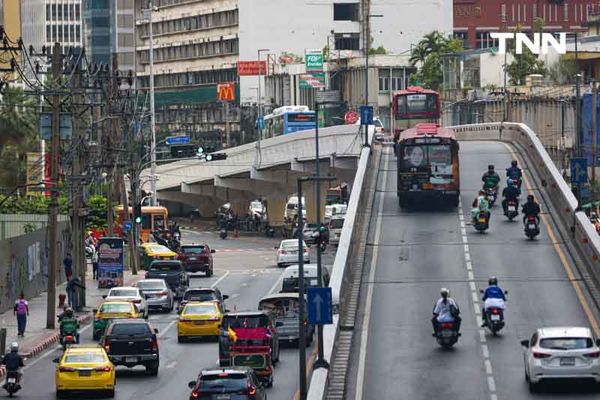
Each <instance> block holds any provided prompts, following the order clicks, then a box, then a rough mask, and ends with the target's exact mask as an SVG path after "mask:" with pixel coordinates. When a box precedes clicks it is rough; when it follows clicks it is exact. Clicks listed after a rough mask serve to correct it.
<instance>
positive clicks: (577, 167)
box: [571, 158, 588, 184]
mask: <svg viewBox="0 0 600 400" xmlns="http://www.w3.org/2000/svg"><path fill="white" fill-rule="evenodd" d="M587 164H588V163H587V158H572V159H571V182H573V183H576V184H581V183H586V182H587V181H588V171H587Z"/></svg>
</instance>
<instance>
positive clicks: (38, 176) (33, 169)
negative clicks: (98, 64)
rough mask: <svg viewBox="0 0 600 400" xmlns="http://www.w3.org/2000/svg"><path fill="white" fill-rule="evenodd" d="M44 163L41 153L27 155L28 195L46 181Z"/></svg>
mask: <svg viewBox="0 0 600 400" xmlns="http://www.w3.org/2000/svg"><path fill="white" fill-rule="evenodd" d="M43 165H44V162H43V160H42V156H41V154H40V153H27V193H30V192H32V190H31V189H32V188H33V187H34V186H36V185H37V186H39V183H40V182H43V181H44V175H43V174H44V170H43V168H42V167H43Z"/></svg>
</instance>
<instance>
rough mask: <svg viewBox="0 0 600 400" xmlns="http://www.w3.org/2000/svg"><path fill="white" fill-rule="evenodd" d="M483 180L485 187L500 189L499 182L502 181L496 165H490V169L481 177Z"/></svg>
mask: <svg viewBox="0 0 600 400" xmlns="http://www.w3.org/2000/svg"><path fill="white" fill-rule="evenodd" d="M481 181H482V182H483V189H484V190H485V189H489V188H492V189H494V190H496V191H498V183H499V182H500V176H499V175H498V174H497V173H496V171H495V170H494V165H493V164H490V165H488V170H487V172H486V173H484V174H483V176H482V177H481Z"/></svg>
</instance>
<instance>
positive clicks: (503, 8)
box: [500, 4, 506, 22]
mask: <svg viewBox="0 0 600 400" xmlns="http://www.w3.org/2000/svg"><path fill="white" fill-rule="evenodd" d="M500 19H501V20H502V22H506V4H502V5H501V6H500Z"/></svg>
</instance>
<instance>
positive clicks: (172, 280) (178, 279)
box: [145, 260, 190, 299]
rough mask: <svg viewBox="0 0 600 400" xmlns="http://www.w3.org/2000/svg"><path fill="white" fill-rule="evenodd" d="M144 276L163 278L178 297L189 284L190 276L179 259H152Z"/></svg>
mask: <svg viewBox="0 0 600 400" xmlns="http://www.w3.org/2000/svg"><path fill="white" fill-rule="evenodd" d="M145 278H146V279H164V280H165V282H167V285H168V286H169V288H170V289H171V290H172V291H173V294H174V295H175V297H176V298H178V299H180V298H181V296H183V293H184V292H185V289H187V287H188V286H189V285H190V277H189V276H188V274H187V272H186V271H185V268H184V267H183V264H182V263H181V261H179V260H157V261H152V263H151V264H150V266H149V267H148V271H146V276H145Z"/></svg>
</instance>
